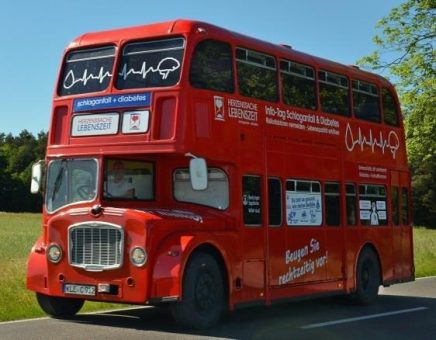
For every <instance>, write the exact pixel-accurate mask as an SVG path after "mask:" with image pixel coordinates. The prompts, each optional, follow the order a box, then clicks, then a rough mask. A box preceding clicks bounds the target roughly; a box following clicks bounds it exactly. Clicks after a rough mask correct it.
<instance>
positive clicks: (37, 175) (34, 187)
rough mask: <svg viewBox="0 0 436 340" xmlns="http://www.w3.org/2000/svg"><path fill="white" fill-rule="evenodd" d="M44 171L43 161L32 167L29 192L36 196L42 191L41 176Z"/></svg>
mask: <svg viewBox="0 0 436 340" xmlns="http://www.w3.org/2000/svg"><path fill="white" fill-rule="evenodd" d="M43 171H44V161H38V162H36V163H35V164H33V165H32V180H31V183H30V192H31V193H32V194H37V193H39V192H40V191H41V189H42V174H43Z"/></svg>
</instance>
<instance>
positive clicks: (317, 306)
mask: <svg viewBox="0 0 436 340" xmlns="http://www.w3.org/2000/svg"><path fill="white" fill-rule="evenodd" d="M418 306H423V307H429V308H430V306H431V307H432V308H435V307H436V299H432V298H417V297H404V296H389V295H383V296H380V297H379V299H378V302H377V303H376V304H374V305H372V306H358V305H353V304H350V302H349V301H348V300H347V299H345V298H327V299H318V300H310V301H300V302H291V303H286V304H281V305H275V306H271V307H253V308H247V309H243V310H238V311H236V312H232V313H227V314H226V315H225V316H224V317H223V320H222V322H221V324H220V325H218V326H217V327H215V328H212V329H209V330H206V331H192V330H186V329H183V328H181V327H179V326H178V325H176V324H175V322H174V321H173V320H172V318H171V315H170V313H169V310H168V309H167V308H154V307H151V308H150V307H145V308H138V309H131V310H126V311H117V312H107V313H102V314H82V315H77V316H76V317H75V318H73V319H71V320H69V322H72V323H79V324H88V325H98V326H107V327H117V328H128V329H136V330H143V331H147V332H153V331H155V332H165V333H170V334H171V333H173V334H174V333H177V334H184V335H187V336H189V335H192V336H193V335H197V336H206V337H224V338H232V339H248V338H249V339H253V338H259V339H261V338H289V337H290V336H291V335H292V336H296V337H298V338H306V337H307V338H312V337H314V336H317V335H322V336H323V338H335V339H337V338H350V333H347V330H344V331H343V332H337V329H336V330H335V329H334V327H336V326H331V327H329V331H328V332H326V331H325V330H324V331H323V332H322V333H319V331H318V332H317V331H316V330H315V331H307V330H303V329H302V328H301V327H302V326H305V325H308V324H313V323H319V322H326V321H332V320H340V319H348V318H354V317H361V316H366V315H372V314H377V313H386V312H391V311H395V310H402V309H408V308H413V307H418ZM379 320H380V319H379ZM348 325H349V326H348V327H351V328H352V327H355V325H353V323H349V324H348ZM383 325H386V329H384V328H383V327H385V326H383ZM387 325H388V323H383V322H381V323H380V327H379V328H378V329H377V330H373V331H374V333H372V330H371V329H369V330H367V331H359V332H358V333H355V334H354V336H353V338H359V339H360V338H362V339H364V338H366V339H368V337H371V336H372V338H371V339H374V337H375V338H380V335H382V334H384V333H385V335H388V333H390V334H389V335H390V336H393V335H394V334H392V329H391V327H390V326H387ZM393 330H394V331H395V328H393ZM332 331H334V332H332ZM399 335H400V338H402V337H401V334H399ZM403 335H404V334H403Z"/></svg>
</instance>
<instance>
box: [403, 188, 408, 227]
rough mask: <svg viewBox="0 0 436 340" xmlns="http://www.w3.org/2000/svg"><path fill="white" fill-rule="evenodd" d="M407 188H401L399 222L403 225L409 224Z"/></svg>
mask: <svg viewBox="0 0 436 340" xmlns="http://www.w3.org/2000/svg"><path fill="white" fill-rule="evenodd" d="M409 220H410V218H409V190H408V189H407V188H402V189H401V222H402V223H403V225H408V224H409Z"/></svg>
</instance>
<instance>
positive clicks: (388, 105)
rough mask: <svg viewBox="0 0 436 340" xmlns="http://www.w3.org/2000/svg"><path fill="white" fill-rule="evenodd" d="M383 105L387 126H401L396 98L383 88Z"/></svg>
mask: <svg viewBox="0 0 436 340" xmlns="http://www.w3.org/2000/svg"><path fill="white" fill-rule="evenodd" d="M381 92H382V104H383V117H384V122H385V124H388V125H391V126H399V125H400V121H399V119H398V110H397V105H396V104H395V100H394V97H393V96H392V94H391V92H389V90H388V89H387V88H382V91H381Z"/></svg>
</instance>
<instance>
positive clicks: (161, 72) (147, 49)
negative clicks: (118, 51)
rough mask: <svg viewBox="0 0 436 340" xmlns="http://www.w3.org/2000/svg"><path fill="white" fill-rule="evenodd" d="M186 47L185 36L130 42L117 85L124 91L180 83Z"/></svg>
mask: <svg viewBox="0 0 436 340" xmlns="http://www.w3.org/2000/svg"><path fill="white" fill-rule="evenodd" d="M184 49H185V39H183V38H170V39H162V40H150V41H143V42H134V43H130V44H127V45H126V46H124V48H123V53H122V56H121V58H120V64H119V68H118V77H117V84H116V87H117V88H118V89H120V90H124V89H137V88H145V87H164V86H172V85H175V84H177V83H178V82H179V78H180V73H181V68H182V61H183V52H184Z"/></svg>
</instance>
